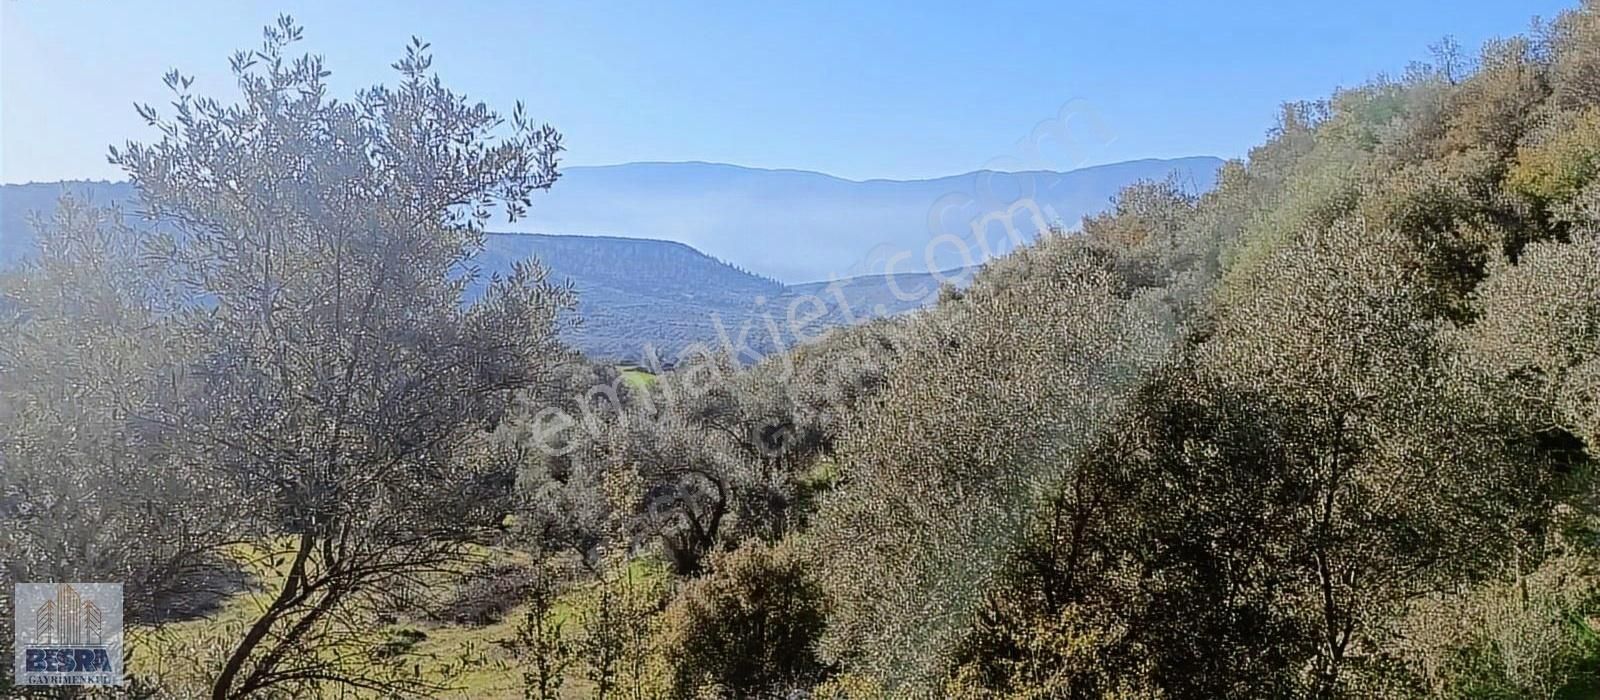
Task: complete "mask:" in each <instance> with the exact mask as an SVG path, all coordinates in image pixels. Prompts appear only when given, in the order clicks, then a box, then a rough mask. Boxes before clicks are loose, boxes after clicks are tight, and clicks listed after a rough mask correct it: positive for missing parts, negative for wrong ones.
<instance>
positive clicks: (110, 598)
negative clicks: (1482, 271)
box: [12, 583, 122, 685]
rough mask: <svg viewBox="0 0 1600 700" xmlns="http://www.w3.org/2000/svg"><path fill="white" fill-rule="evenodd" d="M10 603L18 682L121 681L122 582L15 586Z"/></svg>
mask: <svg viewBox="0 0 1600 700" xmlns="http://www.w3.org/2000/svg"><path fill="white" fill-rule="evenodd" d="M14 603H15V606H16V609H15V613H16V615H15V617H13V618H12V619H13V620H15V621H16V631H17V640H16V647H15V649H16V658H15V666H16V667H15V677H16V680H17V682H18V683H19V684H21V685H117V684H120V683H122V584H118V583H19V584H17V590H16V597H15V598H14Z"/></svg>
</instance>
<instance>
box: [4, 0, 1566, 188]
mask: <svg viewBox="0 0 1600 700" xmlns="http://www.w3.org/2000/svg"><path fill="white" fill-rule="evenodd" d="M1575 4H1576V0H1569V1H1567V2H1556V1H1554V0H1515V1H1507V0H1342V1H1340V2H1327V1H1319V2H1298V1H1293V0H1270V1H1269V0H1228V1H1222V0H1217V1H1215V2H1177V1H1173V2H1151V1H1148V0H1145V1H1140V0H1112V1H1103V2H1084V1H1081V0H1067V1H1062V0H1055V1H1040V2H1029V3H1013V2H990V1H984V0H964V1H961V2H945V1H940V2H915V3H913V2H862V3H854V2H848V3H847V2H829V3H777V2H770V3H769V2H728V3H677V2H671V3H669V2H659V1H658V2H609V1H607V2H598V1H584V2H565V1H563V2H537V1H535V2H432V3H404V2H345V1H339V2H298V1H294V2H291V1H286V0H279V1H278V2H74V1H47V0H0V23H3V27H0V37H3V41H0V180H3V181H4V182H25V181H30V180H56V179H63V178H107V179H117V178H120V177H121V174H120V172H119V171H118V170H117V169H115V168H113V167H111V166H109V165H107V164H106V162H105V153H106V146H107V145H108V144H111V143H118V144H120V143H122V142H123V141H125V140H127V139H130V138H132V139H147V138H151V136H152V135H151V132H150V130H149V129H148V128H147V127H145V126H144V125H143V124H142V123H141V122H140V121H139V120H138V118H137V116H136V115H135V114H134V111H133V108H132V104H133V103H134V102H135V101H146V102H151V103H153V104H158V105H164V104H165V98H166V96H167V93H166V92H165V88H164V87H163V86H162V85H161V81H160V77H161V74H162V73H163V72H165V71H166V70H167V69H169V68H173V67H176V68H179V69H181V70H183V71H184V72H185V73H188V74H192V75H195V76H197V82H198V85H197V87H196V89H197V91H201V92H204V93H206V94H213V95H221V96H227V97H230V98H231V97H232V96H233V95H234V94H235V93H234V87H233V82H232V79H231V77H230V76H229V75H228V72H227V56H228V55H229V54H230V53H231V52H232V51H233V50H235V49H238V48H253V47H255V46H256V45H258V43H259V40H260V36H261V35H260V27H261V25H263V24H266V23H269V22H271V21H272V20H273V18H274V17H275V16H276V15H277V14H278V13H279V12H284V11H286V12H289V13H290V14H292V15H293V16H294V17H295V18H296V19H297V20H299V21H300V23H301V24H302V25H304V26H305V27H306V40H305V41H304V42H302V43H301V46H302V47H303V48H304V50H306V51H310V52H315V53H321V54H323V55H324V56H326V57H327V62H328V67H329V68H330V69H331V70H332V71H333V72H334V75H333V78H332V79H331V82H332V85H333V87H334V88H335V94H337V95H341V96H342V95H349V94H352V93H353V92H354V90H355V88H357V87H359V86H365V85H370V84H373V83H376V82H392V81H393V76H394V74H393V72H392V70H391V69H390V68H389V64H390V63H392V62H393V60H394V59H395V58H397V57H398V56H399V55H400V54H401V51H402V49H403V47H404V45H405V43H406V40H407V38H408V37H409V36H411V35H412V34H417V35H420V36H422V37H423V38H424V39H426V40H428V41H430V42H432V43H433V47H434V54H435V61H434V66H435V68H436V69H438V70H439V72H440V73H441V74H442V75H443V76H444V78H445V80H446V82H447V83H448V84H450V85H452V86H454V87H455V88H456V89H457V90H460V91H464V92H466V93H467V94H468V95H469V96H471V97H474V98H477V99H482V100H484V101H487V102H488V103H489V104H490V105H491V106H495V107H501V108H504V109H506V110H509V108H510V106H511V104H512V102H513V100H515V99H518V98H521V99H523V100H525V101H526V102H527V103H528V105H529V107H530V112H532V113H533V114H535V115H537V116H538V117H539V118H541V119H544V120H547V121H549V122H551V123H552V124H554V125H555V126H556V127H557V128H558V129H560V130H561V131H562V132H563V133H564V134H565V136H566V143H567V146H568V148H569V153H568V158H567V163H568V164H579V165H589V164H602V163H618V162H626V161H641V160H707V161H721V162H729V163H737V164H741V165H750V166H759V167H777V168H801V169H807V170H819V171H823V172H827V173H831V174H835V175H839V176H843V177H850V178H858V179H860V178H871V177H889V178H911V177H931V176H938V175H946V174H953V173H958V172H964V171H968V170H974V169H978V168H982V167H995V168H997V169H1018V168H1019V167H1047V168H1055V169H1067V168H1072V167H1078V166H1082V165H1090V164H1096V163H1104V162H1111V161H1118V160H1128V159H1133V158H1143V157H1170V156H1181V155H1194V154H1210V155H1219V156H1225V157H1233V156H1239V155H1242V154H1243V153H1244V152H1245V150H1246V149H1247V148H1248V147H1249V146H1250V145H1252V144H1254V143H1256V142H1258V141H1260V140H1261V138H1262V136H1263V134H1264V133H1265V131H1266V130H1267V129H1268V128H1269V127H1270V126H1271V125H1272V121H1273V117H1274V115H1275V113H1276V107H1277V105H1278V104H1280V103H1281V102H1283V101H1285V100H1289V99H1304V98H1315V97H1321V96H1325V95H1326V94H1327V93H1328V92H1329V91H1330V90H1331V89H1332V88H1334V87H1335V86H1339V85H1354V84H1357V83H1360V82H1362V81H1364V80H1366V79H1368V78H1370V77H1372V76H1374V75H1376V74H1378V73H1381V72H1386V71H1387V72H1391V73H1398V72H1399V71H1400V70H1401V69H1403V68H1404V66H1405V65H1406V63H1407V62H1409V61H1412V60H1419V59H1425V58H1426V57H1427V46H1428V45H1429V44H1431V43H1433V42H1435V41H1436V40H1437V39H1439V38H1440V37H1442V36H1444V35H1447V34H1448V35H1453V36H1455V37H1456V38H1457V39H1458V40H1459V41H1460V42H1461V43H1462V44H1463V45H1466V46H1468V47H1473V48H1474V49H1475V47H1476V46H1477V45H1478V44H1480V43H1481V42H1482V41H1483V40H1484V39H1486V38H1490V37H1494V36H1503V35H1507V34H1512V33H1517V32H1521V31H1523V30H1525V29H1526V28H1527V27H1528V26H1529V22H1530V20H1531V18H1532V17H1533V16H1534V15H1543V16H1546V17H1548V16H1552V15H1554V14H1555V13H1556V12H1558V11H1559V10H1561V9H1563V8H1566V7H1569V6H1572V5H1575ZM223 8H227V9H223ZM1052 119H1055V120H1056V121H1055V122H1054V123H1056V124H1063V125H1065V130H1066V131H1065V133H1067V134H1068V136H1067V142H1068V143H1070V144H1071V145H1069V146H1067V147H1056V146H1051V145H1049V144H1052V143H1055V141H1051V140H1050V139H1048V138H1047V139H1046V140H1045V143H1046V144H1047V145H1046V146H1045V147H1044V148H1042V149H1029V148H1027V147H1025V146H1019V144H1020V143H1021V142H1022V141H1023V140H1024V139H1026V138H1027V137H1028V136H1029V134H1030V133H1031V132H1033V131H1035V127H1036V125H1038V124H1039V123H1040V122H1045V121H1047V120H1052ZM1048 131H1049V130H1048V129H1045V130H1042V131H1041V133H1046V132H1048Z"/></svg>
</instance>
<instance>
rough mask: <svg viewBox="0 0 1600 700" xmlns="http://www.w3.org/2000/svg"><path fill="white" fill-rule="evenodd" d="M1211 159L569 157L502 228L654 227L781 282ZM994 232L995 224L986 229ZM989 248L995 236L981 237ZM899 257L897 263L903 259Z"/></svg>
mask: <svg viewBox="0 0 1600 700" xmlns="http://www.w3.org/2000/svg"><path fill="white" fill-rule="evenodd" d="M1221 165H1222V161H1221V160H1219V159H1216V158H1209V157H1198V158H1180V159H1175V160H1138V161H1129V162H1125V163H1114V164H1111V165H1102V166H1096V167H1092V168H1084V169H1081V170H1072V171H1068V172H1052V171H1032V172H1019V173H999V172H993V171H976V172H970V173H965V174H962V175H953V176H950V177H941V178H934V179H928V180H866V181H854V180H846V179H843V178H838V177H833V176H831V175H824V174H822V173H816V172H809V171H802V170H762V169H756V168H745V167H740V166H736V165H723V164H717V163H630V164H627V165H613V166H599V167H573V168H567V169H565V170H564V171H563V175H562V177H561V180H560V182H558V183H556V186H555V187H554V188H553V189H551V190H550V192H548V193H546V194H543V195H541V196H540V197H539V198H538V199H536V200H535V201H534V206H533V211H532V214H531V215H530V217H529V218H528V219H527V220H526V221H523V222H519V223H518V224H517V225H515V226H514V227H513V228H514V229H515V230H520V231H537V232H542V233H563V234H590V235H613V236H628V237H630V238H659V239H665V240H671V241H678V242H680V243H687V244H689V245H691V246H694V247H695V248H697V249H699V250H701V251H703V252H705V253H707V254H710V255H713V256H716V257H718V258H721V259H723V260H729V261H733V262H735V263H737V264H738V265H740V266H741V267H744V268H746V269H748V270H750V271H752V272H755V273H758V274H762V275H766V276H768V277H772V278H774V279H777V280H780V281H782V282H785V283H795V282H811V281H816V280H823V279H828V278H830V277H834V276H838V277H850V276H855V275H862V274H868V273H872V272H878V271H879V270H881V268H882V265H883V262H884V260H886V259H887V258H888V257H890V256H893V255H895V254H901V253H909V254H910V255H911V260H912V261H914V263H911V264H914V265H915V266H916V267H917V268H918V269H922V270H927V269H929V268H930V267H931V268H932V269H948V268H953V267H960V266H962V265H964V264H965V261H964V260H963V259H962V257H961V256H960V255H959V253H958V251H957V250H956V248H955V246H953V245H950V244H949V243H948V242H941V243H938V244H935V245H933V246H932V248H933V252H934V255H933V263H932V265H931V266H930V265H929V264H927V263H926V262H925V261H924V257H925V256H924V253H925V252H926V251H927V250H928V249H929V244H930V242H931V241H932V240H933V239H935V238H936V237H937V236H940V235H941V234H948V235H954V236H959V237H961V238H962V239H965V240H967V241H968V243H969V246H970V247H971V248H972V249H973V250H978V248H977V246H976V245H975V241H972V223H973V222H974V221H975V220H977V219H979V218H981V217H983V216H985V215H989V214H996V215H998V214H1001V213H1004V212H1006V211H1007V210H1010V209H1011V208H1012V207H1013V205H1016V204H1018V203H1019V202H1023V203H1031V204H1032V205H1033V206H1032V207H1024V208H1019V209H1017V213H1018V215H1017V216H1016V217H1015V221H1016V223H1017V228H1018V230H1019V231H1020V232H1021V233H1022V234H1023V235H1024V236H1027V235H1031V234H1033V233H1035V232H1036V228H1037V226H1036V223H1035V221H1034V219H1035V217H1034V215H1033V214H1034V212H1035V211H1036V212H1037V213H1038V215H1039V218H1041V219H1042V220H1043V221H1044V223H1045V224H1046V225H1050V224H1056V223H1060V224H1062V225H1064V226H1066V227H1067V228H1075V227H1076V226H1077V225H1078V221H1079V220H1080V219H1082V218H1083V216H1084V215H1085V214H1091V213H1094V212H1098V211H1100V210H1102V209H1104V208H1105V206H1106V204H1107V202H1108V201H1109V200H1110V199H1111V197H1112V196H1113V195H1115V194H1116V193H1117V191H1118V190H1120V189H1122V187H1123V186H1124V185H1127V184H1129V183H1131V182H1134V181H1136V180H1147V179H1154V180H1160V179H1165V178H1167V177H1168V176H1176V177H1177V178H1178V180H1179V181H1180V182H1181V183H1183V184H1184V185H1185V186H1186V187H1189V188H1191V189H1193V190H1194V191H1196V192H1200V191H1205V190H1207V189H1210V187H1211V186H1212V184H1213V182H1214V181H1215V179H1216V171H1217V168H1218V167H1219V166H1221ZM1004 237H1005V234H1004V232H1003V231H1002V230H1001V229H1000V227H999V225H998V224H996V225H993V226H991V227H990V231H989V238H990V239H991V240H992V241H1000V240H1002V239H1003V238H1004ZM991 249H993V250H996V251H997V252H998V251H1000V250H1003V246H998V245H992V246H991ZM905 266H906V265H905V264H902V265H900V267H901V268H902V269H903V268H904V267H905Z"/></svg>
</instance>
